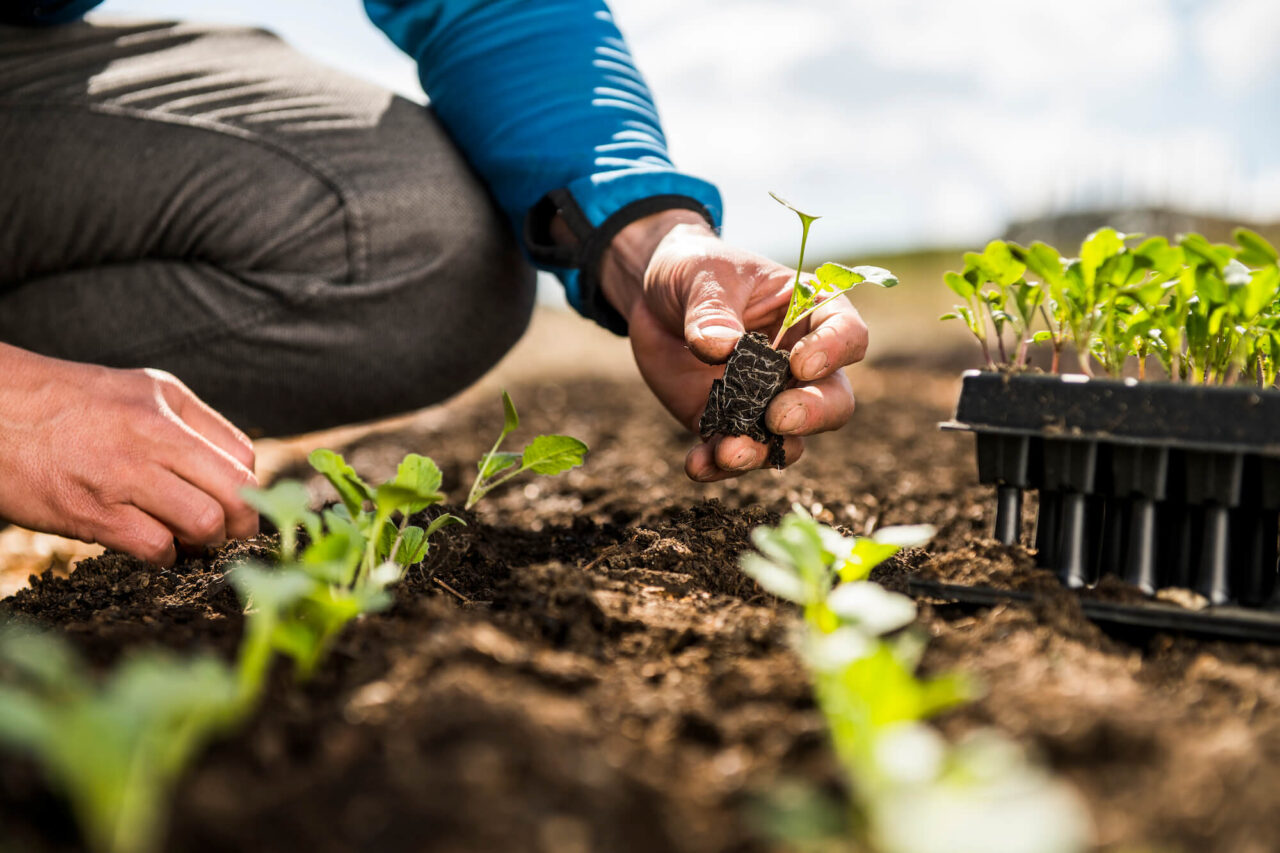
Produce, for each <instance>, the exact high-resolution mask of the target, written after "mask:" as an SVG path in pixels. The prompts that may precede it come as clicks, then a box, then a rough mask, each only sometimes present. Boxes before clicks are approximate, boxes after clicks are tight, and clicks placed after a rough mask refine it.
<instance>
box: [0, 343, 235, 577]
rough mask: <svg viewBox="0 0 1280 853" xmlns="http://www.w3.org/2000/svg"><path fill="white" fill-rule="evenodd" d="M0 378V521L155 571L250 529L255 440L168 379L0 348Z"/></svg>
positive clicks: (165, 375) (156, 374)
mask: <svg viewBox="0 0 1280 853" xmlns="http://www.w3.org/2000/svg"><path fill="white" fill-rule="evenodd" d="M0 377H3V379H0V518H4V519H6V520H8V521H12V522H14V523H15V524H19V525H22V526H23V527H30V528H32V529H35V530H42V531H45V532H48V533H56V534H59V535H62V536H70V537H72V538H75V539H81V540H84V541H86V542H100V543H101V544H103V545H105V546H106V547H108V548H113V549H116V550H119V551H124V552H126V553H128V554H132V555H134V556H136V557H140V558H142V559H144V560H147V561H148V562H151V563H155V564H158V565H162V566H168V565H172V564H173V562H174V560H175V559H176V558H177V552H176V548H175V545H174V540H175V538H176V539H177V540H178V541H179V542H180V543H182V544H183V545H187V546H205V545H215V544H219V543H221V542H224V541H226V540H227V539H228V538H232V539H238V538H243V537H248V536H253V535H254V534H256V533H257V531H258V515H257V513H256V512H254V510H253V509H252V508H250V507H249V505H248V504H246V503H245V502H244V500H243V499H242V498H241V497H240V489H241V488H243V487H245V486H256V485H257V479H256V478H255V477H254V474H253V464H254V454H253V445H252V443H251V442H250V441H249V439H248V438H247V437H246V436H245V435H244V434H243V433H242V432H240V430H238V429H236V428H235V427H234V426H232V425H231V424H230V423H229V422H228V421H227V420H226V419H224V418H223V417H222V416H221V415H219V414H218V413H217V412H215V411H214V410H213V409H211V408H209V407H208V406H207V405H205V404H204V403H202V402H201V401H200V400H199V399H198V398H197V397H196V396H195V395H194V394H193V393H191V391H190V390H189V389H188V388H187V387H186V386H185V385H183V384H182V383H181V382H179V381H178V380H177V379H175V378H174V377H173V376H171V375H170V374H168V373H165V372H163V371H160V370H116V369H111V368H106V367H98V366H96V365H88V364H79V363H76V362H70V361H62V360H59V359H53V358H46V357H43V356H38V355H35V354H33V353H30V352H26V351H24V350H20V349H17V348H16V347H11V346H6V345H3V344H0Z"/></svg>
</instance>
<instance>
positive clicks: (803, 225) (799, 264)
mask: <svg viewBox="0 0 1280 853" xmlns="http://www.w3.org/2000/svg"><path fill="white" fill-rule="evenodd" d="M815 218H816V217H810V216H801V217H800V260H798V261H796V280H795V281H794V282H792V283H791V301H790V302H789V303H788V304H787V315H786V317H783V318H782V326H781V327H780V328H779V329H778V336H777V337H776V338H774V339H773V348H774V349H777V348H778V345H779V344H781V343H782V336H783V335H785V334H786V333H787V329H789V328H790V325H789V324H788V323H787V320H788V319H790V317H791V313H792V311H793V310H794V308H795V304H796V291H797V288H799V287H800V274H801V273H803V272H804V247H805V244H806V243H808V242H809V226H810V225H812V224H813V220H814V219H815ZM495 449H497V448H495Z"/></svg>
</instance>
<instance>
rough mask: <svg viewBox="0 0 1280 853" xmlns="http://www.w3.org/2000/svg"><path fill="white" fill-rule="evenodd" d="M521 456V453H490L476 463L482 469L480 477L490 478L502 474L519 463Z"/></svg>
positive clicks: (483, 478)
mask: <svg viewBox="0 0 1280 853" xmlns="http://www.w3.org/2000/svg"><path fill="white" fill-rule="evenodd" d="M520 458H521V457H520V454H519V453H502V452H499V453H490V454H489V455H488V456H486V457H485V458H483V459H481V460H480V461H479V462H477V463H476V467H477V468H479V469H480V479H481V480H488V479H490V478H491V477H496V476H497V475H498V474H501V473H502V472H503V471H505V470H507V469H508V468H510V467H511V466H512V465H519V464H520Z"/></svg>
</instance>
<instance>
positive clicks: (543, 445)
mask: <svg viewBox="0 0 1280 853" xmlns="http://www.w3.org/2000/svg"><path fill="white" fill-rule="evenodd" d="M502 411H503V423H502V432H501V433H499V435H498V440H497V441H495V442H494V443H493V447H492V449H490V450H489V452H488V453H486V454H485V455H484V458H483V459H481V460H480V462H479V463H478V464H477V466H476V467H477V469H478V470H477V472H476V478H475V481H474V482H473V483H472V484H471V492H470V493H469V494H468V495H467V504H466V508H467V509H471V508H472V507H473V506H475V505H476V504H477V503H478V502H479V501H480V499H481V498H483V497H484V496H485V495H487V494H489V492H491V491H493V490H494V489H496V488H497V487H498V486H501V485H502V484H503V483H505V482H507V481H508V480H510V479H512V478H513V477H518V476H520V475H521V474H523V473H524V472H525V471H532V472H533V473H535V474H544V475H546V476H555V475H556V474H562V473H564V472H565V471H568V470H569V469H571V468H576V467H578V466H579V465H581V464H582V462H583V460H584V459H585V458H586V456H587V446H586V445H585V444H583V443H582V442H581V441H579V440H578V439H576V438H571V437H569V436H567V435H539V436H536V437H535V438H534V439H533V441H531V442H529V444H528V445H526V446H525V448H524V451H523V452H521V453H504V452H500V451H499V450H498V448H499V447H501V446H502V442H503V441H504V440H505V439H506V437H507V436H508V435H510V434H511V433H512V432H514V431H515V430H516V428H517V427H519V426H520V417H519V415H517V414H516V405H515V403H513V402H511V395H510V394H508V393H507V392H506V391H503V392H502Z"/></svg>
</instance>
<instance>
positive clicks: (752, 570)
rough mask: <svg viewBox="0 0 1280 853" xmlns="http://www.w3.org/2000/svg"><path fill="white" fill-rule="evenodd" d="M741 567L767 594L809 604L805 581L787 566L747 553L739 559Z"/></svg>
mask: <svg viewBox="0 0 1280 853" xmlns="http://www.w3.org/2000/svg"><path fill="white" fill-rule="evenodd" d="M739 565H741V566H742V570H743V571H744V572H746V573H747V574H748V575H749V576H750V577H751V578H752V579H753V580H754V581H755V582H756V583H758V584H760V586H761V587H763V588H764V590H765V592H768V593H770V594H771V595H776V596H777V597H778V598H783V599H786V600H787V601H794V602H795V603H797V604H807V603H809V602H808V598H809V596H808V586H807V584H805V582H804V579H803V578H801V577H800V575H799V574H798V573H797V572H796V571H795V569H793V568H791V567H790V566H788V565H786V564H781V563H776V562H774V561H773V560H769V559H766V558H764V557H762V556H760V555H759V554H754V553H751V552H747V553H745V554H743V555H742V556H741V558H739Z"/></svg>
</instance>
